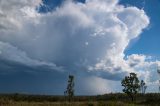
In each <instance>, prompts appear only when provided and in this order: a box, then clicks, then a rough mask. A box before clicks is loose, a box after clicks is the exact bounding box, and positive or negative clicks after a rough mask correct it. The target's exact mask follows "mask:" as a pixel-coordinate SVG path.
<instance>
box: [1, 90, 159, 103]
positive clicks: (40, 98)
mask: <svg viewBox="0 0 160 106" xmlns="http://www.w3.org/2000/svg"><path fill="white" fill-rule="evenodd" d="M159 104H160V94H156V93H152V94H145V95H140V94H139V95H136V99H135V100H134V102H132V101H131V100H130V98H128V96H127V95H125V94H121V93H117V94H106V95H98V96H76V97H74V98H73V100H72V101H71V102H68V101H67V100H66V97H64V96H45V95H22V94H1V95H0V106H159Z"/></svg>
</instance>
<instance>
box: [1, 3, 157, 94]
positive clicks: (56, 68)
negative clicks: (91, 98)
mask: <svg viewBox="0 0 160 106" xmlns="http://www.w3.org/2000/svg"><path fill="white" fill-rule="evenodd" d="M159 11H160V0H12V1H9V0H0V93H26V94H45V95H63V92H64V91H65V90H66V87H67V80H68V75H70V74H72V75H74V76H75V94H76V95H98V94H105V93H110V92H114V93H115V92H122V88H123V87H122V86H121V80H122V79H123V78H124V77H125V76H126V75H129V73H131V72H134V73H136V74H137V76H138V78H139V79H140V80H142V79H143V80H144V81H145V82H146V84H147V86H148V87H147V92H158V85H159V84H158V80H159V79H160V76H159V75H158V74H157V69H158V68H159V67H160V50H159V46H158V45H160V43H159V41H160V36H159V35H158V34H159V33H160V30H159V27H160V21H159V19H160V14H159Z"/></svg>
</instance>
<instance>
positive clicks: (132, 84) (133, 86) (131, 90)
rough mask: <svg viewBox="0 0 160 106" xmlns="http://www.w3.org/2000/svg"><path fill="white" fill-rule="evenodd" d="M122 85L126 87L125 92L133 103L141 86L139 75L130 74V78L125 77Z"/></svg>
mask: <svg viewBox="0 0 160 106" xmlns="http://www.w3.org/2000/svg"><path fill="white" fill-rule="evenodd" d="M121 84H122V86H124V89H123V92H124V93H126V94H127V95H128V96H129V97H130V98H131V99H132V101H133V100H134V96H135V94H137V93H138V90H139V86H140V85H139V80H138V78H137V75H136V74H135V73H130V75H129V76H125V78H124V79H123V80H122V82H121Z"/></svg>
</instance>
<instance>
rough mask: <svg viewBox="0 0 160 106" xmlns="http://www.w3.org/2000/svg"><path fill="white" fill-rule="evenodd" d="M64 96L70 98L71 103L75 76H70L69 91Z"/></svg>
mask: <svg viewBox="0 0 160 106" xmlns="http://www.w3.org/2000/svg"><path fill="white" fill-rule="evenodd" d="M64 95H66V96H68V99H69V101H71V99H72V98H73V96H74V76H73V75H69V79H68V85H67V90H66V91H65V92H64Z"/></svg>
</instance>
